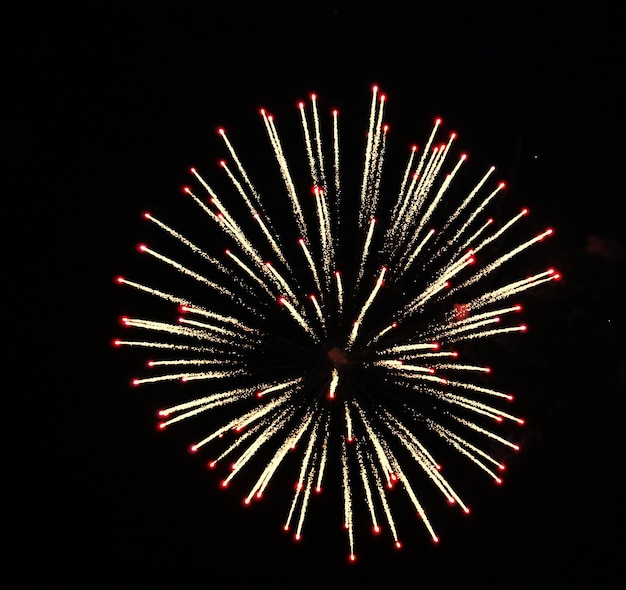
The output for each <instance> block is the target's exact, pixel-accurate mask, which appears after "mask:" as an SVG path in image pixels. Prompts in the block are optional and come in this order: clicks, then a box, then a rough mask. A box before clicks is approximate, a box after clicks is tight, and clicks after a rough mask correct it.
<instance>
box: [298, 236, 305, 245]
mask: <svg viewBox="0 0 626 590" xmlns="http://www.w3.org/2000/svg"><path fill="white" fill-rule="evenodd" d="M298 244H300V245H301V246H302V245H303V244H304V238H298Z"/></svg>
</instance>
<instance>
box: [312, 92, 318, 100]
mask: <svg viewBox="0 0 626 590" xmlns="http://www.w3.org/2000/svg"><path fill="white" fill-rule="evenodd" d="M316 99H317V94H315V92H311V100H316Z"/></svg>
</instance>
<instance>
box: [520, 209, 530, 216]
mask: <svg viewBox="0 0 626 590" xmlns="http://www.w3.org/2000/svg"><path fill="white" fill-rule="evenodd" d="M520 213H521V214H522V215H528V213H529V211H528V207H524V208H523V209H522V210H521V211H520Z"/></svg>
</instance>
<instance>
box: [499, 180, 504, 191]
mask: <svg viewBox="0 0 626 590" xmlns="http://www.w3.org/2000/svg"><path fill="white" fill-rule="evenodd" d="M498 188H499V189H503V188H506V182H504V181H501V182H500V183H499V184H498Z"/></svg>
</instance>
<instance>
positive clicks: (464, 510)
mask: <svg viewBox="0 0 626 590" xmlns="http://www.w3.org/2000/svg"><path fill="white" fill-rule="evenodd" d="M463 512H465V514H469V513H470V509H469V508H468V507H467V506H465V507H464V508H463Z"/></svg>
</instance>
